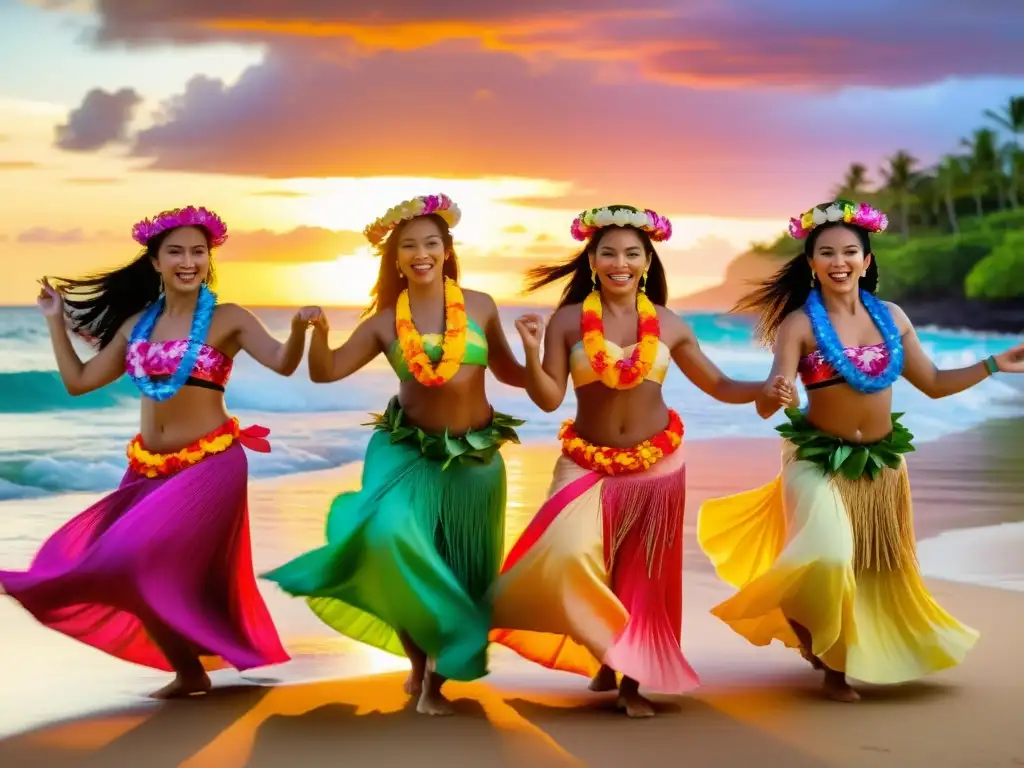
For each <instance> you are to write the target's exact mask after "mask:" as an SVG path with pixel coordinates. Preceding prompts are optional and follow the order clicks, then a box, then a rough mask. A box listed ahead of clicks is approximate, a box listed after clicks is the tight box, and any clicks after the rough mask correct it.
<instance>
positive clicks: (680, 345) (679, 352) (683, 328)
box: [663, 315, 764, 405]
mask: <svg viewBox="0 0 1024 768" xmlns="http://www.w3.org/2000/svg"><path fill="white" fill-rule="evenodd" d="M669 317H671V319H670V320H669V323H672V324H675V323H678V324H679V326H678V327H676V328H671V329H666V330H668V331H669V333H664V332H663V334H664V335H666V336H669V338H676V339H677V341H676V343H675V344H674V345H673V347H672V359H673V360H674V361H675V363H676V365H678V366H679V370H681V371H682V372H683V375H684V376H686V378H688V379H689V380H690V381H692V382H693V383H694V385H695V386H696V387H697V389H699V390H700V391H701V392H704V393H705V394H707V395H710V396H711V397H713V398H715V400H719V401H721V402H723V403H731V404H735V405H738V404H742V403H752V402H754V400H755V399H756V398H757V395H758V393H759V392H760V391H761V388H762V387H763V386H764V382H761V381H736V380H735V379H730V378H729V377H728V376H726V375H725V374H724V373H723V372H722V370H721V369H720V368H719V367H718V366H717V365H715V364H714V363H713V362H711V360H709V359H708V356H707V355H705V354H704V352H703V350H702V349H701V348H700V344H699V343H698V342H697V337H696V335H695V334H694V333H693V329H692V328H690V326H689V325H688V324H687V323H686V322H685V321H684V320H683V319H682V318H681V317H679V316H678V315H670V316H669ZM667 324H668V323H664V321H663V326H664V325H667Z"/></svg>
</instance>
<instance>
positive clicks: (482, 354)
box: [387, 317, 487, 381]
mask: <svg viewBox="0 0 1024 768" xmlns="http://www.w3.org/2000/svg"><path fill="white" fill-rule="evenodd" d="M467 320H468V322H467V323H466V354H465V356H464V357H463V358H462V364H463V365H482V366H483V367H484V368H486V367H487V336H486V334H485V333H484V332H483V331H482V330H481V329H480V326H479V325H477V324H476V321H475V320H473V318H471V317H468V318H467ZM421 338H422V339H423V351H424V352H426V353H427V357H429V358H430V362H431V364H432V365H437V364H438V363H439V362H440V361H441V355H442V354H443V352H442V348H441V345H442V343H443V342H444V334H443V333H424V334H422V336H421ZM387 357H388V362H389V363H391V367H392V368H394V369H395V373H396V374H398V379H399V381H409V379H411V378H412V372H411V371H410V370H409V366H408V365H407V364H406V362H405V357H404V356H403V355H402V348H401V347H400V346H399V345H398V339H395V340H394V341H392V342H391V344H390V345H388V353H387Z"/></svg>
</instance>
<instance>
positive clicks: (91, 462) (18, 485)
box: [0, 307, 1024, 500]
mask: <svg viewBox="0 0 1024 768" xmlns="http://www.w3.org/2000/svg"><path fill="white" fill-rule="evenodd" d="M520 311H521V310H519V309H517V308H515V307H508V308H504V309H503V310H502V318H503V322H504V325H505V329H506V332H507V333H508V334H509V339H510V341H511V342H512V348H513V349H514V350H515V351H516V352H517V353H518V354H520V355H521V352H522V347H521V344H520V342H519V337H518V334H516V332H515V329H514V327H513V321H514V319H515V318H516V316H517V315H518V314H519V313H520ZM258 314H259V316H260V318H261V319H262V320H263V322H264V323H265V324H266V325H267V327H268V328H270V330H271V332H272V333H274V335H275V336H277V337H279V338H284V336H285V335H286V334H287V331H288V324H289V320H290V318H291V315H292V313H291V311H289V310H282V309H273V310H259V311H258ZM329 314H330V319H331V325H332V327H333V328H335V329H336V331H335V336H336V339H334V343H335V344H337V343H340V342H341V341H342V340H343V339H344V338H345V336H347V335H348V333H350V332H351V329H352V328H353V327H354V326H355V324H356V322H357V321H358V312H356V311H354V310H331V311H330V312H329ZM687 319H688V321H689V322H690V323H691V324H692V326H693V327H694V329H695V331H696V333H697V336H698V338H699V339H700V342H701V346H702V347H703V348H704V350H705V351H706V352H707V354H708V355H709V356H710V357H711V359H712V360H714V361H715V362H716V363H717V364H718V365H719V366H720V367H722V368H723V370H725V372H726V373H727V374H729V375H730V376H733V377H737V378H750V379H763V378H764V377H765V376H766V375H767V373H768V370H769V368H770V366H771V356H770V355H769V354H768V353H767V352H766V351H765V350H762V349H759V348H757V347H755V346H754V345H753V344H752V342H751V326H750V323H749V322H748V321H746V320H745V319H743V318H737V317H733V316H723V315H712V314H704V315H692V316H687ZM919 333H920V335H921V338H922V341H923V343H924V346H925V349H926V350H927V351H928V352H929V354H931V355H932V356H933V357H934V359H935V361H936V363H937V364H938V365H939V366H940V367H952V366H959V365H967V364H970V363H973V362H976V361H977V360H978V359H979V358H981V357H985V356H987V355H989V354H992V353H994V352H999V351H1001V350H1003V349H1005V348H1006V347H1007V346H1008V345H1009V344H1010V343H1011V341H1012V339H1008V338H1006V337H1000V336H996V335H984V334H975V333H967V332H950V331H935V330H929V329H919ZM82 353H83V355H84V354H87V351H86V349H85V348H84V347H83V348H82ZM396 389H397V382H396V380H395V377H394V374H393V373H392V372H391V369H390V368H389V367H388V366H387V363H386V362H385V361H384V359H383V358H378V359H377V360H375V361H374V362H373V363H371V365H370V366H368V367H367V368H365V369H364V370H362V371H360V372H359V373H358V374H356V375H354V376H352V377H351V378H349V379H347V380H346V381H343V382H340V383H337V384H327V385H324V384H313V383H312V382H310V381H309V380H308V379H307V378H306V375H305V365H303V366H301V367H300V368H299V370H298V371H297V372H296V374H295V375H294V376H292V377H291V378H287V379H286V378H282V377H280V376H277V375H276V374H273V373H271V372H269V371H267V370H265V369H263V368H261V367H259V366H258V365H256V364H255V363H254V362H253V361H252V360H251V359H249V358H248V357H246V356H242V357H240V358H239V359H238V360H237V361H236V367H235V373H234V375H233V378H232V381H231V384H230V386H229V388H228V393H227V402H228V407H229V408H230V409H231V410H232V412H233V413H234V414H235V415H237V416H238V417H239V418H240V419H241V420H242V422H243V424H250V423H259V424H263V425H264V426H267V427H269V428H270V429H271V430H272V434H271V440H272V444H273V452H272V453H270V454H250V466H251V470H252V473H253V475H254V476H257V477H261V476H262V477H266V476H274V475H283V474H289V473H294V472H304V471H309V470H316V469H328V468H331V467H336V466H338V465H340V464H344V463H346V462H350V461H355V460H357V459H359V458H360V456H361V454H362V451H363V448H364V446H365V444H366V441H367V440H368V439H369V434H368V430H367V429H366V428H365V427H362V426H360V425H361V424H363V423H364V422H366V421H367V418H366V414H367V413H368V412H370V411H376V410H379V409H381V408H383V407H384V405H385V404H386V402H387V399H388V398H389V397H390V396H391V394H392V393H393V392H395V391H396ZM490 393H491V397H492V401H493V402H494V406H495V407H496V408H497V409H498V410H501V411H504V412H506V413H512V414H516V415H518V416H520V417H522V418H525V419H527V424H526V425H525V426H524V427H523V428H522V430H521V434H522V436H523V439H524V441H528V442H536V441H553V440H554V436H555V433H556V432H557V430H558V426H559V424H560V423H561V422H562V421H563V420H564V419H566V418H569V417H571V416H572V414H573V410H574V408H575V402H574V399H573V397H572V394H571V390H570V395H569V396H568V397H567V399H566V402H565V403H564V404H563V406H562V407H561V408H560V409H559V410H558V411H556V412H555V413H543V412H542V411H540V410H539V409H537V408H536V407H534V406H533V404H532V403H531V402H530V401H529V400H528V399H527V397H526V396H525V394H524V393H522V392H521V391H518V390H514V389H511V388H509V387H506V386H503V385H501V384H499V383H498V382H496V381H494V380H493V379H492V380H491V382H490ZM894 396H895V401H896V408H897V409H898V410H901V411H907V417H906V418H905V422H906V423H907V425H908V426H909V427H910V428H911V429H912V430H913V431H914V433H915V434H916V435H918V438H919V439H920V440H932V439H935V438H937V437H939V436H941V435H943V434H946V433H950V432H956V431H959V430H962V429H965V428H969V427H971V426H973V425H975V424H978V423H980V422H982V421H984V420H985V419H988V418H992V417H997V416H1006V415H1017V414H1021V413H1024V402H1022V398H1021V396H1020V393H1019V392H1018V391H1017V390H1015V389H1013V388H1011V387H1010V386H1009V385H1008V384H1007V383H1006V382H1005V381H1000V380H998V379H992V380H988V381H986V382H984V383H982V384H981V385H980V386H978V387H976V388H975V389H973V390H970V391H968V392H965V393H963V394H960V395H957V396H955V397H953V398H948V399H946V400H938V401H936V400H930V399H929V398H927V397H925V396H924V395H922V394H921V393H919V392H917V391H916V390H914V389H913V388H912V387H910V386H909V385H908V384H907V383H906V382H905V381H902V380H901V381H900V382H898V383H897V385H896V388H895V395H894ZM665 397H666V400H667V401H668V403H669V404H670V405H671V406H672V407H674V408H676V409H677V410H678V411H679V412H680V414H682V416H683V419H684V420H685V422H686V435H687V440H689V441H694V440H706V439H711V438H715V437H723V436H772V435H774V434H775V433H774V431H773V429H772V424H773V422H765V421H762V420H761V419H760V418H758V416H757V414H756V413H755V412H754V409H753V406H728V405H723V404H721V403H718V402H716V401H714V400H711V399H710V398H708V397H707V396H706V395H704V394H703V393H701V392H700V391H698V390H697V389H696V388H695V387H694V386H693V385H692V384H690V382H689V381H687V380H686V379H685V378H684V377H683V376H682V374H680V373H679V371H678V370H676V369H673V370H672V371H671V372H670V374H669V376H668V378H667V380H666V382H665ZM137 399H138V394H137V391H136V390H135V388H134V386H132V384H131V383H130V382H129V381H128V380H127V379H123V378H122V379H121V380H119V381H118V382H116V383H115V384H113V385H111V386H109V387H107V388H106V389H104V390H101V391H99V392H95V393H92V394H89V395H86V396H84V397H79V398H72V397H70V396H69V395H67V393H66V392H65V391H64V388H63V386H62V385H61V383H60V379H59V377H58V375H57V372H56V367H55V365H54V361H53V356H52V353H51V350H50V342H49V337H48V335H47V332H46V325H45V323H44V322H43V319H42V317H41V316H40V315H39V313H38V312H37V311H36V310H35V309H34V308H0V500H2V499H16V498H28V497H33V496H42V495H49V494H54V493H61V492H68V491H102V490H106V489H109V488H112V487H114V486H116V485H117V483H118V481H119V480H120V477H121V475H122V474H123V472H124V464H125V458H124V446H125V443H126V442H127V441H128V440H129V439H130V438H131V437H132V436H133V435H134V434H135V433H136V431H137V428H138V405H137V402H136V401H137Z"/></svg>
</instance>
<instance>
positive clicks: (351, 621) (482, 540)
mask: <svg viewBox="0 0 1024 768" xmlns="http://www.w3.org/2000/svg"><path fill="white" fill-rule="evenodd" d="M459 218H460V212H459V209H458V207H457V206H456V205H455V204H454V203H453V202H452V201H451V199H449V198H448V197H447V196H446V195H429V196H426V197H418V198H415V199H413V200H409V201H406V202H404V203H401V204H400V205H397V206H395V207H394V208H392V209H391V210H389V211H388V212H387V213H385V214H384V216H383V217H381V218H380V219H378V220H377V221H375V222H374V223H373V224H371V225H370V226H369V227H367V228H366V230H365V233H364V234H365V235H366V237H367V239H368V240H369V241H370V243H371V244H372V245H373V246H375V247H376V248H377V250H378V252H379V254H380V256H381V264H380V273H379V275H378V278H377V284H376V285H375V286H374V288H373V294H374V296H375V299H374V301H373V302H372V303H371V304H370V306H369V307H368V308H367V310H366V312H365V313H364V315H368V317H367V319H365V320H364V321H363V322H362V323H360V325H359V326H358V327H357V328H356V329H355V331H353V333H352V335H351V336H350V337H349V339H348V340H347V341H346V342H345V343H344V344H342V345H341V347H339V348H338V349H335V350H332V349H330V348H329V346H328V340H327V337H328V325H327V320H326V318H324V317H322V316H321V318H320V319H319V321H318V323H317V325H316V326H315V327H314V331H313V338H312V341H311V342H310V352H309V373H310V377H311V378H312V379H313V381H316V382H332V381H340V380H341V379H344V378H345V377H346V376H349V375H351V374H353V373H355V372H356V371H358V370H359V369H360V368H362V367H363V366H365V365H366V364H367V363H369V362H370V361H371V360H373V358H375V357H376V356H377V355H378V354H380V353H382V352H383V353H384V354H385V355H387V359H388V362H389V363H390V364H391V366H392V368H394V371H395V373H396V374H397V375H398V378H399V381H400V382H401V383H400V385H399V394H398V396H397V397H394V398H392V399H391V401H390V402H389V403H388V405H387V408H386V410H385V411H384V413H382V414H378V415H377V416H376V418H375V420H374V422H373V424H372V426H373V428H374V430H375V431H374V434H373V437H372V438H371V440H370V444H369V446H368V447H367V449H366V458H365V461H364V464H363V477H362V490H360V491H355V492H351V493H343V494H341V495H339V496H338V497H337V498H336V499H335V500H334V503H333V504H332V505H331V510H330V513H329V515H328V518H327V531H326V533H327V544H326V545H325V546H323V547H321V548H319V549H316V550H313V551H312V552H308V553H306V554H304V555H301V556H299V557H298V558H296V559H295V560H292V561H291V562H289V563H287V564H285V565H283V566H281V567H280V568H278V569H276V570H274V571H272V572H271V573H269V574H267V575H266V576H265V578H267V579H270V580H273V581H275V582H277V583H278V584H279V585H280V586H281V587H282V588H283V589H284V590H285V591H286V592H288V593H290V594H292V595H301V596H305V597H307V598H308V602H309V605H310V607H311V608H312V609H313V611H314V613H316V615H317V616H319V617H320V619H322V620H323V621H324V622H325V623H326V624H328V625H329V626H330V627H332V628H333V629H335V630H336V631H338V632H340V633H342V634H345V635H348V636H349V637H352V638H354V639H355V640H359V641H361V642H364V643H366V644H368V645H372V646H375V647H377V648H381V649H383V650H385V651H389V652H391V653H394V654H396V655H405V656H408V658H409V660H410V661H411V662H412V670H411V671H410V673H409V679H408V680H407V682H406V686H405V688H406V691H407V692H408V693H409V694H410V695H412V696H415V697H417V698H418V700H417V704H416V709H417V711H418V712H420V713H423V714H431V715H441V714H450V712H451V706H450V704H449V702H448V701H447V700H446V699H445V697H444V696H443V694H442V692H441V686H442V684H443V683H444V682H445V680H447V679H454V680H473V679H476V678H479V677H482V676H483V675H485V674H486V673H487V645H488V637H487V635H488V630H489V628H490V622H491V610H490V605H489V602H488V593H489V590H490V587H491V584H492V582H493V581H494V578H495V576H497V573H498V568H499V567H500V565H501V556H502V553H503V544H504V521H505V491H506V486H505V464H504V462H503V461H502V458H501V454H500V453H499V449H500V447H501V446H502V444H504V443H506V442H508V441H514V442H518V438H517V436H516V432H515V429H514V428H515V427H516V426H518V425H520V424H522V423H523V422H521V421H519V420H516V419H513V418H511V417H509V416H505V415H503V414H500V413H497V412H495V411H494V409H493V408H492V407H491V406H490V404H489V403H488V401H487V395H486V392H485V388H484V383H485V373H486V369H487V368H488V367H489V368H490V369H491V371H492V372H493V373H494V375H495V377H496V378H497V379H498V381H501V382H504V383H506V384H510V385H512V386H517V387H522V386H524V382H525V369H524V368H523V366H521V365H520V364H519V363H518V362H517V361H516V359H515V357H514V356H513V354H512V351H511V349H510V348H509V345H508V340H507V339H506V338H505V333H504V331H503V330H502V328H501V321H500V318H499V316H498V310H497V307H496V306H495V303H494V300H493V299H492V298H491V297H490V296H488V295H487V294H484V293H478V292H476V291H469V290H465V291H464V290H463V289H461V288H460V287H459V283H458V280H459V265H458V260H457V259H456V256H455V250H454V247H453V242H452V235H451V229H452V228H453V227H455V225H456V224H458V222H459Z"/></svg>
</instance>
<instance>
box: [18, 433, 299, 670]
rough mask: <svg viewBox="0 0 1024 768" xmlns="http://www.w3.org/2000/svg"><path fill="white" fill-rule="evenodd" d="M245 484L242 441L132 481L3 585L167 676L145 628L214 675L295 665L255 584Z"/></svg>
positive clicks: (39, 615) (101, 645) (104, 646)
mask: <svg viewBox="0 0 1024 768" xmlns="http://www.w3.org/2000/svg"><path fill="white" fill-rule="evenodd" d="M247 477H248V461H247V460H246V456H245V451H244V450H243V448H242V445H241V444H239V443H237V442H236V443H234V444H233V445H231V447H230V448H228V449H227V450H225V451H224V452H222V453H217V454H212V455H209V456H206V457H205V458H203V459H202V460H201V461H199V463H197V464H194V465H193V466H191V467H189V468H187V469H184V470H182V471H180V472H177V473H176V474H172V475H171V476H169V477H159V478H147V477H142V476H141V475H137V474H135V473H133V472H130V471H129V472H128V473H126V474H125V476H124V478H123V479H122V480H121V485H120V487H119V488H118V489H117V490H116V491H114V492H113V493H111V494H110V495H108V496H106V497H105V498H103V499H101V500H100V501H98V502H97V503H95V504H93V505H92V506H91V507H89V508H88V509H87V510H85V511H84V512H82V513H81V514H79V515H77V516H76V517H74V518H72V519H71V520H70V521H68V522H67V523H66V524H65V525H64V526H62V527H61V528H60V529H58V530H57V531H56V532H55V533H54V534H53V535H52V536H51V537H50V538H49V539H47V540H46V542H44V543H43V545H42V547H41V548H40V550H39V552H38V553H37V554H36V556H35V558H34V560H33V561H32V565H31V567H30V568H29V569H28V570H27V571H24V572H18V571H0V586H2V587H3V589H4V590H5V591H6V592H7V593H8V594H9V595H10V596H11V597H13V598H14V599H15V600H17V601H18V602H19V603H21V604H22V606H24V607H25V609H27V610H28V611H29V612H30V613H31V614H32V615H33V616H35V618H36V619H37V620H39V621H40V622H41V623H42V624H44V625H45V626H47V627H49V628H50V629H54V630H57V631H58V632H61V633H63V634H65V635H67V636H69V637H72V638H74V639H75V640H79V641H81V642H83V643H85V644H87V645H91V646H93V647H94V648H98V649H99V650H101V651H104V652H106V653H109V654H111V655H112V656H116V657H117V658H120V659H124V660H125V661H131V662H134V663H136V664H142V665H144V666H147V667H153V668H156V669H161V670H166V671H171V670H172V667H171V665H170V664H169V662H168V661H167V659H166V658H165V656H164V654H163V652H162V651H161V650H160V649H159V648H158V647H157V645H156V644H155V643H154V642H153V641H152V640H151V639H150V637H149V635H148V634H147V633H146V629H145V625H150V626H156V625H162V626H163V628H164V629H165V630H166V629H169V630H171V631H173V632H174V633H176V634H177V635H179V636H180V637H182V638H184V639H185V640H186V641H188V642H189V643H190V644H191V645H193V646H194V648H195V649H196V652H197V653H198V654H199V655H200V657H201V659H202V661H203V664H204V666H205V667H206V668H207V669H216V668H217V667H221V666H224V665H231V666H234V667H236V668H238V669H243V670H244V669H250V668H253V667H262V666H267V665H270V664H280V663H283V662H285V661H288V655H287V653H285V650H284V648H283V647H282V646H281V641H280V639H279V638H278V635H277V631H276V630H275V629H274V625H273V623H272V622H271V619H270V614H269V612H268V611H267V608H266V606H265V604H264V603H263V598H262V597H261V596H260V594H259V591H258V589H257V586H256V578H255V575H254V574H253V568H252V552H251V546H250V542H249V513H248V506H247V500H246V487H247V486H246V484H247Z"/></svg>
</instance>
